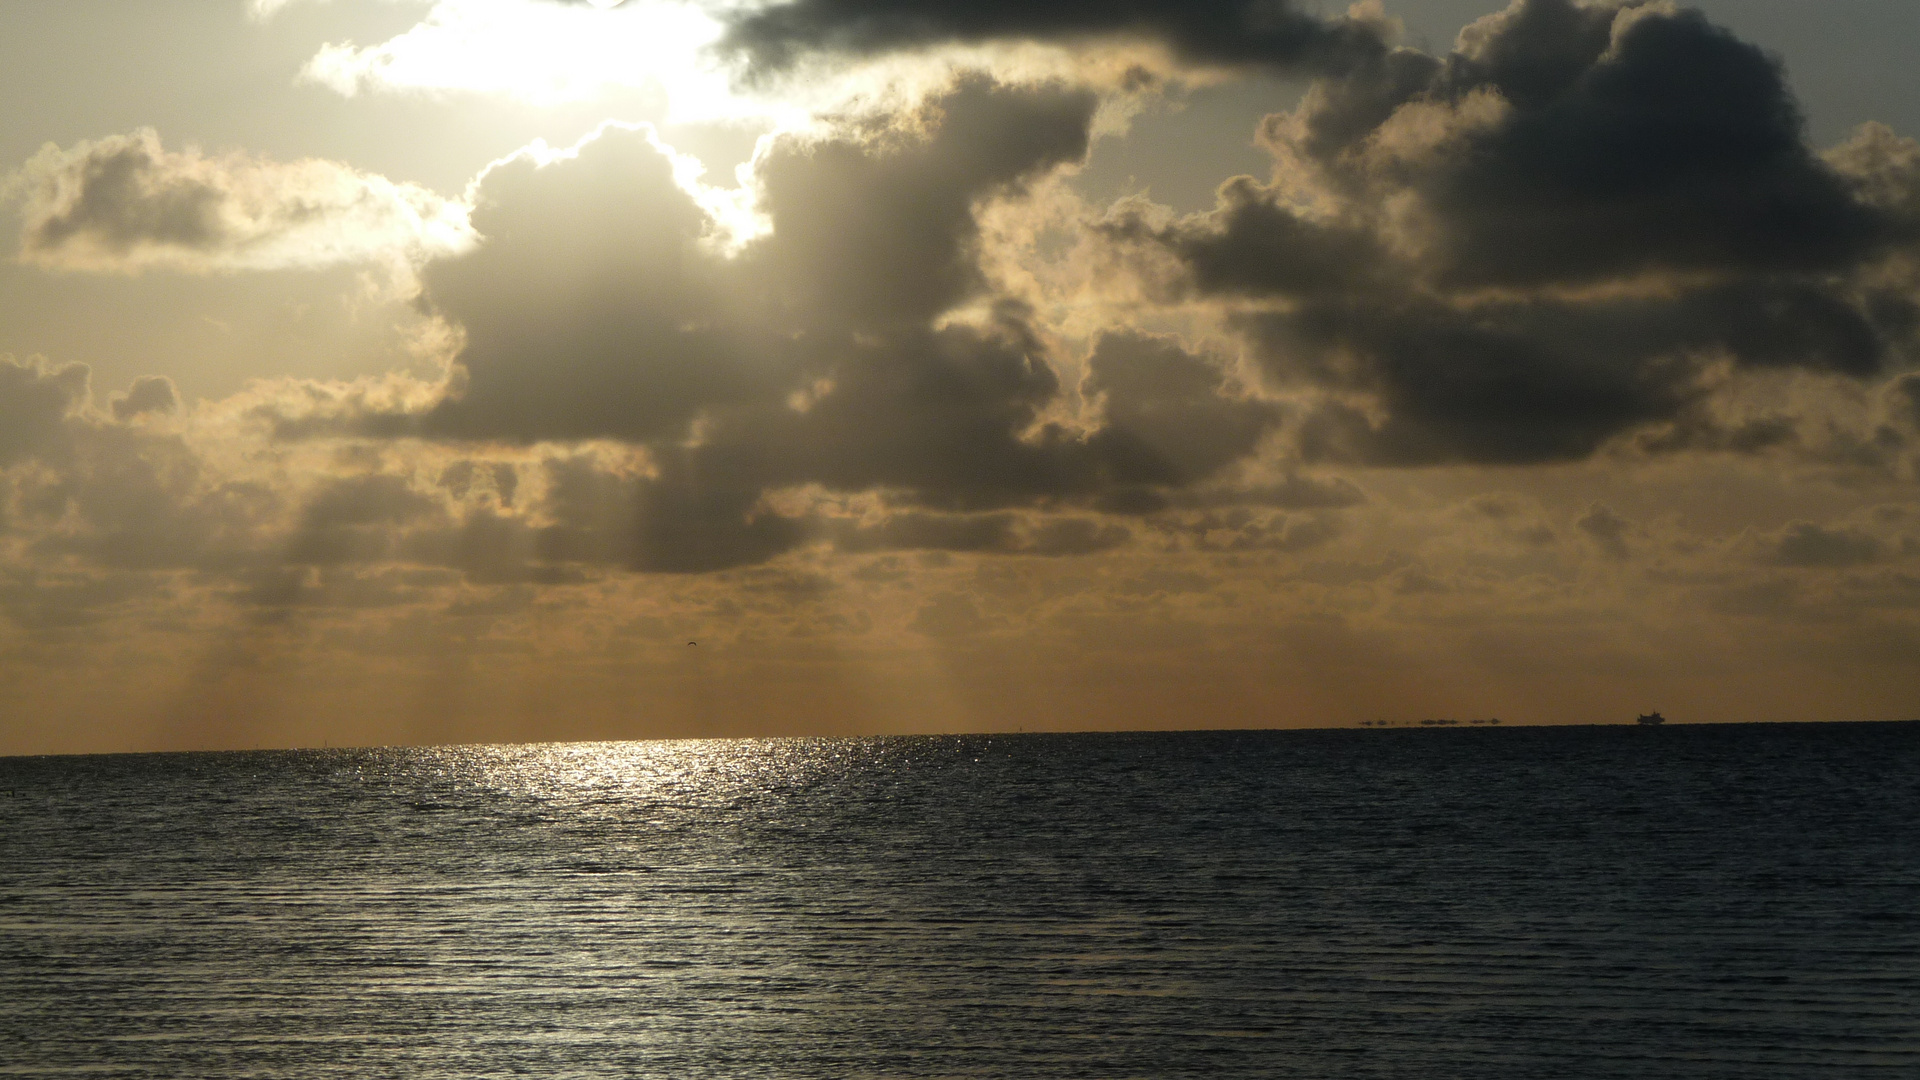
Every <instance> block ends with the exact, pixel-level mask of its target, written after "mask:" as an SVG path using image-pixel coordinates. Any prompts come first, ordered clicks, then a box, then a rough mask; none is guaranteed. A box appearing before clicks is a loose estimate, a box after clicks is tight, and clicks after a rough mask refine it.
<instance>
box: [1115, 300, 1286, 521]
mask: <svg viewBox="0 0 1920 1080" xmlns="http://www.w3.org/2000/svg"><path fill="white" fill-rule="evenodd" d="M1080 389H1081V392H1082V393H1083V394H1085V395H1086V396H1087V397H1088V398H1090V399H1098V400H1099V401H1100V402H1101V403H1102V407H1103V410H1104V413H1105V419H1106V423H1105V425H1104V426H1103V427H1102V428H1101V429H1100V431H1099V432H1097V433H1096V434H1095V435H1094V436H1093V442H1094V444H1095V445H1096V446H1097V447H1098V448H1099V449H1100V450H1101V451H1102V453H1103V455H1104V456H1105V457H1106V459H1107V461H1108V462H1109V469H1110V471H1111V474H1112V476H1113V478H1114V479H1115V480H1116V481H1118V482H1120V483H1123V484H1150V485H1159V486H1163V487H1186V486H1188V485H1191V484H1194V483H1196V482H1198V481H1201V480H1205V479H1207V478H1209V477H1211V476H1213V475H1214V474H1216V473H1218V472H1219V471H1220V470H1221V469H1223V468H1225V467H1226V466H1227V465H1229V464H1231V463H1233V462H1235V461H1238V460H1240V459H1241V458H1243V457H1246V456H1247V455H1248V454H1249V453H1251V452H1252V450H1253V448H1254V445H1255V444H1256V443H1258V442H1259V441H1260V437H1261V436H1262V435H1264V434H1265V433H1266V431H1267V429H1268V428H1269V427H1270V426H1272V425H1273V424H1274V422H1275V421H1277V420H1278V419H1279V410H1278V409H1276V408H1275V407H1274V406H1273V405H1271V404H1269V403H1267V402H1264V401H1255V400H1233V399H1231V398H1229V397H1227V396H1226V394H1227V392H1228V387H1227V385H1226V379H1225V378H1224V376H1223V375H1222V373H1221V372H1220V370H1219V369H1218V368H1216V367H1214V366H1213V365H1211V364H1208V363H1206V362H1205V361H1203V360H1201V359H1199V358H1198V357H1195V356H1193V355H1192V354H1191V353H1189V352H1187V351H1186V350H1185V349H1183V348H1181V347H1180V345H1179V344H1178V343H1176V342H1173V341H1170V340H1167V339H1164V338H1157V337H1151V336H1148V335H1145V334H1138V333H1113V334H1106V335H1103V336H1102V337H1101V338H1100V340H1099V341H1098V342H1097V343H1096V344H1095V347H1094V350H1093V355H1092V356H1091V357H1090V358H1089V359H1088V361H1087V377H1086V380H1085V381H1084V382H1083V383H1081V387H1080Z"/></svg>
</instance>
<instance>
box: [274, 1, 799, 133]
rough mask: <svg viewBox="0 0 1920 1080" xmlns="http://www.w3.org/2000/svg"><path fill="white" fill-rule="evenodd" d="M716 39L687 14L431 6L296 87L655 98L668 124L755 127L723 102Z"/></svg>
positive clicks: (716, 31) (753, 111)
mask: <svg viewBox="0 0 1920 1080" xmlns="http://www.w3.org/2000/svg"><path fill="white" fill-rule="evenodd" d="M721 30H722V27H721V24H720V23H719V21H717V20H716V19H715V18H714V17H713V16H712V15H710V14H709V13H708V12H707V11H705V10H703V9H701V8H699V7H696V6H694V5H691V4H679V3H669V2H655V3H632V2H630V3H626V4H623V5H620V6H618V7H604V6H601V5H595V6H592V7H588V6H582V5H571V4H554V3H542V2H538V0H438V2H437V3H435V4H434V5H433V7H432V9H431V10H429V11H428V12H427V14H426V17H425V18H423V19H422V20H421V21H420V22H419V24H417V25H416V26H414V27H413V28H412V29H410V30H408V31H406V32H405V33H403V34H400V35H399V36H397V37H394V38H392V39H391V40H388V41H386V42H383V43H381V44H378V45H367V46H361V45H356V44H354V43H353V42H336V43H331V44H328V45H326V46H323V47H322V48H321V49H320V51H319V52H318V53H317V54H316V55H315V56H314V57H313V59H312V60H311V61H309V62H308V64H307V66H306V69H305V71H304V72H303V76H304V77H305V78H307V79H310V80H312V81H314V82H317V83H320V84H322V85H324V86H327V87H330V88H332V89H333V90H336V91H338V92H339V93H341V94H344V95H347V96H349V97H351V96H353V95H356V94H358V93H361V92H363V91H368V90H386V91H402V92H405V91H412V92H421V93H472V94H487V95H499V96H503V97H510V98H514V99H517V100H520V101H525V102H528V103H531V104H536V105H552V104H559V103H563V102H575V101H585V100H591V99H594V98H597V97H600V96H602V95H605V94H608V93H617V92H622V91H625V92H635V91H637V92H640V93H643V94H658V95H660V96H661V98H662V99H663V103H664V105H665V106H666V109H667V115H668V118H669V119H671V120H673V121H677V122H700V121H713V120H727V119H742V118H748V117H755V116H758V115H760V114H761V112H762V111H763V109H764V107H763V106H760V105H757V104H755V103H754V102H752V101H750V100H749V99H747V98H744V97H742V96H740V95H738V94H736V93H735V92H734V91H733V89H732V88H731V87H730V85H729V78H728V74H727V72H726V71H724V70H723V69H722V67H721V65H720V64H719V63H718V62H717V61H716V60H715V59H714V58H713V56H712V54H711V52H710V50H709V46H711V45H712V44H713V43H714V42H715V41H716V40H718V38H719V36H720V34H721Z"/></svg>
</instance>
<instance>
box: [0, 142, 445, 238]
mask: <svg viewBox="0 0 1920 1080" xmlns="http://www.w3.org/2000/svg"><path fill="white" fill-rule="evenodd" d="M9 188H10V189H11V191H12V192H13V194H14V195H15V197H16V198H17V199H18V200H19V201H20V203H21V234H20V253H21V257H22V258H23V259H25V260H26V261H28V262H32V263H35V264H38V265H40V266H43V267H46V268H48V269H54V270H83V271H104V272H112V273H138V272H140V271H142V270H147V269H168V270H184V271H188V272H198V273H208V272H228V271H244V270H272V269H281V268H286V267H320V266H328V265H334V264H339V263H367V262H410V261H418V260H421V259H425V258H428V257H430V256H433V255H438V254H446V253H449V252H454V251H458V250H460V249H462V248H464V247H466V246H467V245H468V244H469V243H470V242H471V241H472V239H473V234H472V232H471V230H470V229H469V228H468V225H467V220H466V207H465V206H464V205H462V204H460V203H459V202H456V201H453V200H449V199H446V198H443V197H441V196H439V195H437V194H435V193H434V192H431V191H428V190H426V189H424V188H421V187H418V186H416V185H412V184H404V183H394V182H392V181H390V180H387V179H386V178H384V177H381V176H376V175H373V174H370V173H366V172H362V171H360V170H357V169H354V168H351V167H349V166H346V165H342V164H339V163H338V162H332V161H320V160H312V159H309V160H304V161H292V162H279V161H273V160H270V159H267V158H262V157H258V156H254V155H249V154H243V153H238V152H229V153H223V154H207V153H203V152H201V151H200V150H198V149H196V148H192V147H188V148H186V149H180V150H168V149H167V148H166V147H164V146H163V145H162V144H161V141H160V136H159V134H158V133H156V132H155V131H153V130H152V129H150V128H149V129H142V130H139V131H135V132H133V133H132V134H129V135H112V136H108V137H106V138H102V139H97V140H92V141H88V142H81V143H77V144H75V145H74V146H72V147H69V148H66V149H61V148H59V147H56V146H51V145H49V146H47V147H46V148H45V149H43V150H41V151H40V153H38V154H36V155H34V157H33V158H31V159H30V160H28V161H27V163H26V165H25V166H24V167H22V168H21V169H20V170H19V171H18V172H17V173H16V174H14V176H13V177H12V178H11V179H10V181H9Z"/></svg>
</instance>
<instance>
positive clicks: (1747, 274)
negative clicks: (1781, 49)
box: [1103, 0, 1920, 464]
mask: <svg viewBox="0 0 1920 1080" xmlns="http://www.w3.org/2000/svg"><path fill="white" fill-rule="evenodd" d="M1263 137H1264V138H1265V139H1266V140H1267V141H1268V143H1269V144H1270V145H1271V146H1272V147H1273V148H1274V149H1275V151H1276V153H1277V155H1278V160H1279V162H1280V166H1279V168H1280V171H1279V173H1278V174H1277V175H1276V182H1275V183H1274V184H1273V185H1272V186H1264V185H1261V184H1258V183H1256V182H1254V181H1252V180H1251V179H1249V178H1245V177H1242V178H1238V179H1236V180H1234V181H1232V182H1230V183H1228V184H1227V185H1225V186H1224V187H1223V188H1222V190H1221V193H1220V204H1219V206H1218V208H1217V209H1216V210H1215V211H1213V212H1212V213H1210V214H1206V215H1200V216H1196V217H1190V218H1186V219H1182V220H1179V221H1175V222H1173V223H1171V224H1165V225H1155V224H1149V223H1148V222H1147V220H1146V219H1145V218H1144V217H1143V216H1142V215H1140V214H1138V213H1123V214H1122V215H1120V216H1119V217H1117V218H1115V219H1114V220H1112V221H1109V222H1108V223H1106V224H1105V225H1104V226H1103V231H1104V233H1105V234H1106V235H1107V236H1108V237H1109V238H1110V239H1111V240H1113V241H1114V242H1116V243H1119V244H1121V245H1123V246H1133V245H1146V246H1149V247H1155V248H1158V249H1159V250H1161V251H1164V252H1168V253H1171V254H1173V255H1174V256H1175V257H1176V258H1177V259H1178V260H1179V263H1180V265H1181V266H1183V267H1184V269H1185V282H1184V287H1185V288H1186V289H1188V290H1191V292H1192V293H1194V294H1197V295H1200V296H1219V297H1236V298H1243V299H1253V300H1256V301H1261V300H1265V301H1270V302H1271V308H1270V310H1268V311H1265V312H1254V313H1247V314H1242V315H1240V316H1238V317H1237V325H1238V326H1239V327H1240V328H1241V329H1242V330H1243V331H1244V332H1245V333H1246V334H1247V335H1248V338H1249V340H1250V341H1251V342H1252V343H1253V344H1254V346H1255V349H1256V352H1257V354H1258V355H1259V357H1260V358H1261V359H1262V361H1263V363H1264V364H1265V366H1266V367H1267V369H1268V371H1269V372H1270V374H1271V375H1272V376H1273V377H1274V378H1275V379H1276V380H1277V381H1279V382H1281V383H1283V384H1287V385H1291V386H1296V387H1299V386H1305V387H1314V388H1320V389H1324V390H1330V391H1334V392H1336V393H1337V394H1338V395H1339V396H1338V397H1337V398H1334V399H1332V400H1330V402H1329V403H1327V404H1325V405H1323V406H1321V407H1320V408H1318V409H1317V410H1315V411H1314V412H1312V413H1311V414H1309V415H1307V416H1306V417H1305V418H1304V419H1303V422H1302V424H1301V425H1300V428H1299V433H1300V437H1301V448H1302V450H1303V451H1304V452H1305V453H1306V455H1307V457H1308V458H1310V459H1342V460H1360V461H1370V462H1378V463H1393V464H1422V463H1431V462H1445V461H1468V462H1502V463H1526V462H1538V461H1549V460H1556V459H1567V458H1577V457H1582V456H1585V455H1587V454H1589V453H1591V452H1593V451H1594V450H1595V449H1596V448H1597V447H1599V446H1600V445H1601V444H1602V443H1604V442H1606V441H1607V440H1609V439H1611V438H1613V437H1614V436H1616V435H1619V434H1620V433H1622V432H1625V431H1628V430H1631V429H1633V428H1636V427H1643V426H1646V425H1650V424H1652V425H1657V424H1672V425H1676V433H1675V434H1674V435H1672V436H1671V437H1669V439H1668V441H1669V442H1670V443H1671V444H1672V447H1673V448H1678V447H1680V446H1681V445H1683V444H1684V445H1686V446H1689V447H1693V448H1703V447H1705V446H1708V445H1710V444H1711V445H1714V446H1717V447H1718V448H1721V449H1730V450H1740V449H1756V450H1757V449H1762V448H1765V447H1766V446H1771V445H1778V444H1780V443H1782V442H1784V441H1786V440H1785V439H1784V438H1783V437H1771V436H1779V435H1780V432H1781V425H1780V423H1778V422H1776V423H1773V424H1772V425H1771V426H1769V427H1767V428H1766V430H1765V431H1761V430H1758V429H1756V430H1755V431H1754V432H1751V433H1748V434H1750V435H1751V436H1752V437H1747V436H1744V435H1743V436H1740V437H1735V436H1734V435H1732V434H1728V433H1725V432H1719V433H1715V434H1714V435H1713V437H1712V438H1708V437H1707V433H1706V432H1705V431H1704V429H1702V428H1700V425H1699V423H1698V418H1697V414H1698V412H1699V408H1698V403H1699V401H1700V398H1701V395H1702V394H1704V393H1705V392H1706V387H1705V380H1704V378H1703V372H1704V370H1705V369H1706V366H1707V365H1709V364H1711V363H1712V362H1714V361H1715V360H1716V359H1719V358H1723V357H1724V358H1728V359H1731V360H1732V361H1733V362H1734V363H1735V364H1736V365H1737V366H1739V367H1740V368H1744V369H1760V368H1784V369H1805V370H1811V371H1818V372H1832V373H1837V374H1841V375H1845V376H1851V377H1855V378H1862V379H1864V378H1869V377H1873V376H1876V375H1879V374H1880V373H1882V372H1883V371H1884V370H1885V369H1886V368H1887V366H1888V365H1889V363H1890V362H1891V359H1892V357H1893V356H1894V355H1896V353H1897V352H1898V351H1899V350H1900V349H1902V348H1904V347H1905V343H1906V342H1909V341H1910V340H1911V337H1912V334H1913V325H1914V321H1915V320H1914V311H1913V305H1912V297H1910V296H1909V295H1907V294H1906V293H1905V292H1904V291H1902V290H1899V289H1888V288H1885V287H1881V286H1877V285H1869V284H1867V283H1866V281H1865V279H1864V276H1863V272H1864V271H1866V270H1868V269H1871V268H1872V266H1873V265H1874V264H1875V262H1876V260H1878V259H1880V258H1881V257H1882V256H1884V255H1886V254H1888V253H1890V252H1892V251H1895V250H1898V249H1900V248H1901V246H1902V245H1910V244H1911V243H1912V242H1913V241H1914V239H1915V238H1916V236H1920V232H1917V231H1916V228H1915V225H1916V222H1920V214H1916V213H1915V212H1914V208H1915V207H1916V206H1920V168H1916V161H1920V154H1916V152H1915V148H1914V147H1913V146H1912V144H1911V143H1909V142H1906V141H1904V140H1899V139H1897V138H1895V137H1893V136H1892V135H1891V133H1888V132H1886V131H1885V130H1884V129H1869V130H1867V131H1865V132H1863V134H1862V135H1861V137H1860V138H1859V139H1857V140H1856V141H1855V142H1854V143H1853V144H1849V146H1848V147H1845V148H1842V149H1841V150H1839V151H1836V152H1835V153H1834V154H1833V155H1830V159H1831V160H1829V159H1826V158H1822V157H1820V156H1818V155H1816V154H1814V153H1813V152H1812V150H1811V149H1810V148H1809V147H1808V146H1807V144H1806V142H1805V139H1804V136H1803V132H1802V123H1801V119H1800V116H1799V113H1798V110H1797V108H1796V106H1795V104H1794V101H1793V99H1792V96H1791V94H1790V93H1789V91H1788V89H1787V86H1786V82H1785V79H1784V77H1783V75H1782V73H1781V72H1780V70H1779V68H1778V65H1777V64H1776V62H1775V61H1774V60H1772V59H1771V58H1770V57H1768V56H1766V55H1765V54H1764V53H1762V52H1760V51H1759V50H1758V49H1756V48H1755V47H1753V46H1751V45H1748V44H1746V43H1744V42H1741V41H1739V40H1737V39H1735V38H1734V37H1732V36H1731V35H1730V34H1728V33H1727V32H1725V31H1724V30H1721V29H1719V28H1717V27H1715V26H1713V25H1711V24H1710V23H1708V22H1707V21H1706V19H1705V18H1704V17H1703V16H1701V15H1700V14H1699V13H1697V12H1691V11H1674V10H1672V9H1668V8H1665V7H1661V6H1651V5H1642V4H1639V3H1634V2H1631V0H1628V2H1618V3H1596V4H1592V5H1579V4H1574V3H1571V2H1569V0H1519V2H1516V3H1515V4H1514V5H1513V6H1512V7H1510V8H1509V9H1508V10H1506V11H1505V12H1503V13H1501V14H1500V15H1497V16H1492V17H1489V18H1487V19H1484V20H1482V21H1481V22H1480V23H1477V24H1475V25H1474V26H1473V27H1470V28H1469V29H1468V31H1467V32H1465V33H1464V34H1463V35H1462V41H1461V45H1460V47H1459V49H1458V50H1457V51H1455V52H1454V53H1452V54H1451V55H1449V56H1447V57H1446V58H1444V59H1439V58H1434V57H1428V56H1425V55H1423V54H1419V53H1414V52H1412V51H1410V50H1398V51H1396V52H1394V53H1392V54H1390V55H1386V56H1383V57H1381V58H1379V59H1378V61H1377V62H1372V63H1369V64H1367V65H1363V66H1361V67H1358V68H1355V69H1353V70H1352V71H1349V72H1347V73H1345V74H1344V75H1343V76H1341V77H1339V78H1331V79H1325V80H1322V81H1320V82H1319V83H1317V84H1316V85H1315V88H1314V90H1313V91H1312V92H1311V93H1310V94H1309V95H1308V98H1307V100H1306V101H1305V102H1304V103H1303V105H1302V106H1301V108H1300V109H1299V110H1298V111H1297V112H1296V113H1294V114H1286V115H1279V116H1275V117H1270V118H1269V120H1268V122H1267V124H1266V125H1265V128H1264V135H1263ZM1303 194H1304V195H1305V196H1307V197H1304V198H1303ZM1355 395H1361V396H1363V397H1364V398H1366V399H1369V400H1370V402H1371V404H1370V405H1366V404H1363V403H1361V402H1360V401H1357V400H1355ZM1680 428H1685V429H1687V430H1686V432H1680V431H1679V430H1678V429H1680ZM1789 429H1790V424H1789ZM1769 433H1771V436H1769ZM1722 436H1724V437H1722Z"/></svg>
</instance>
